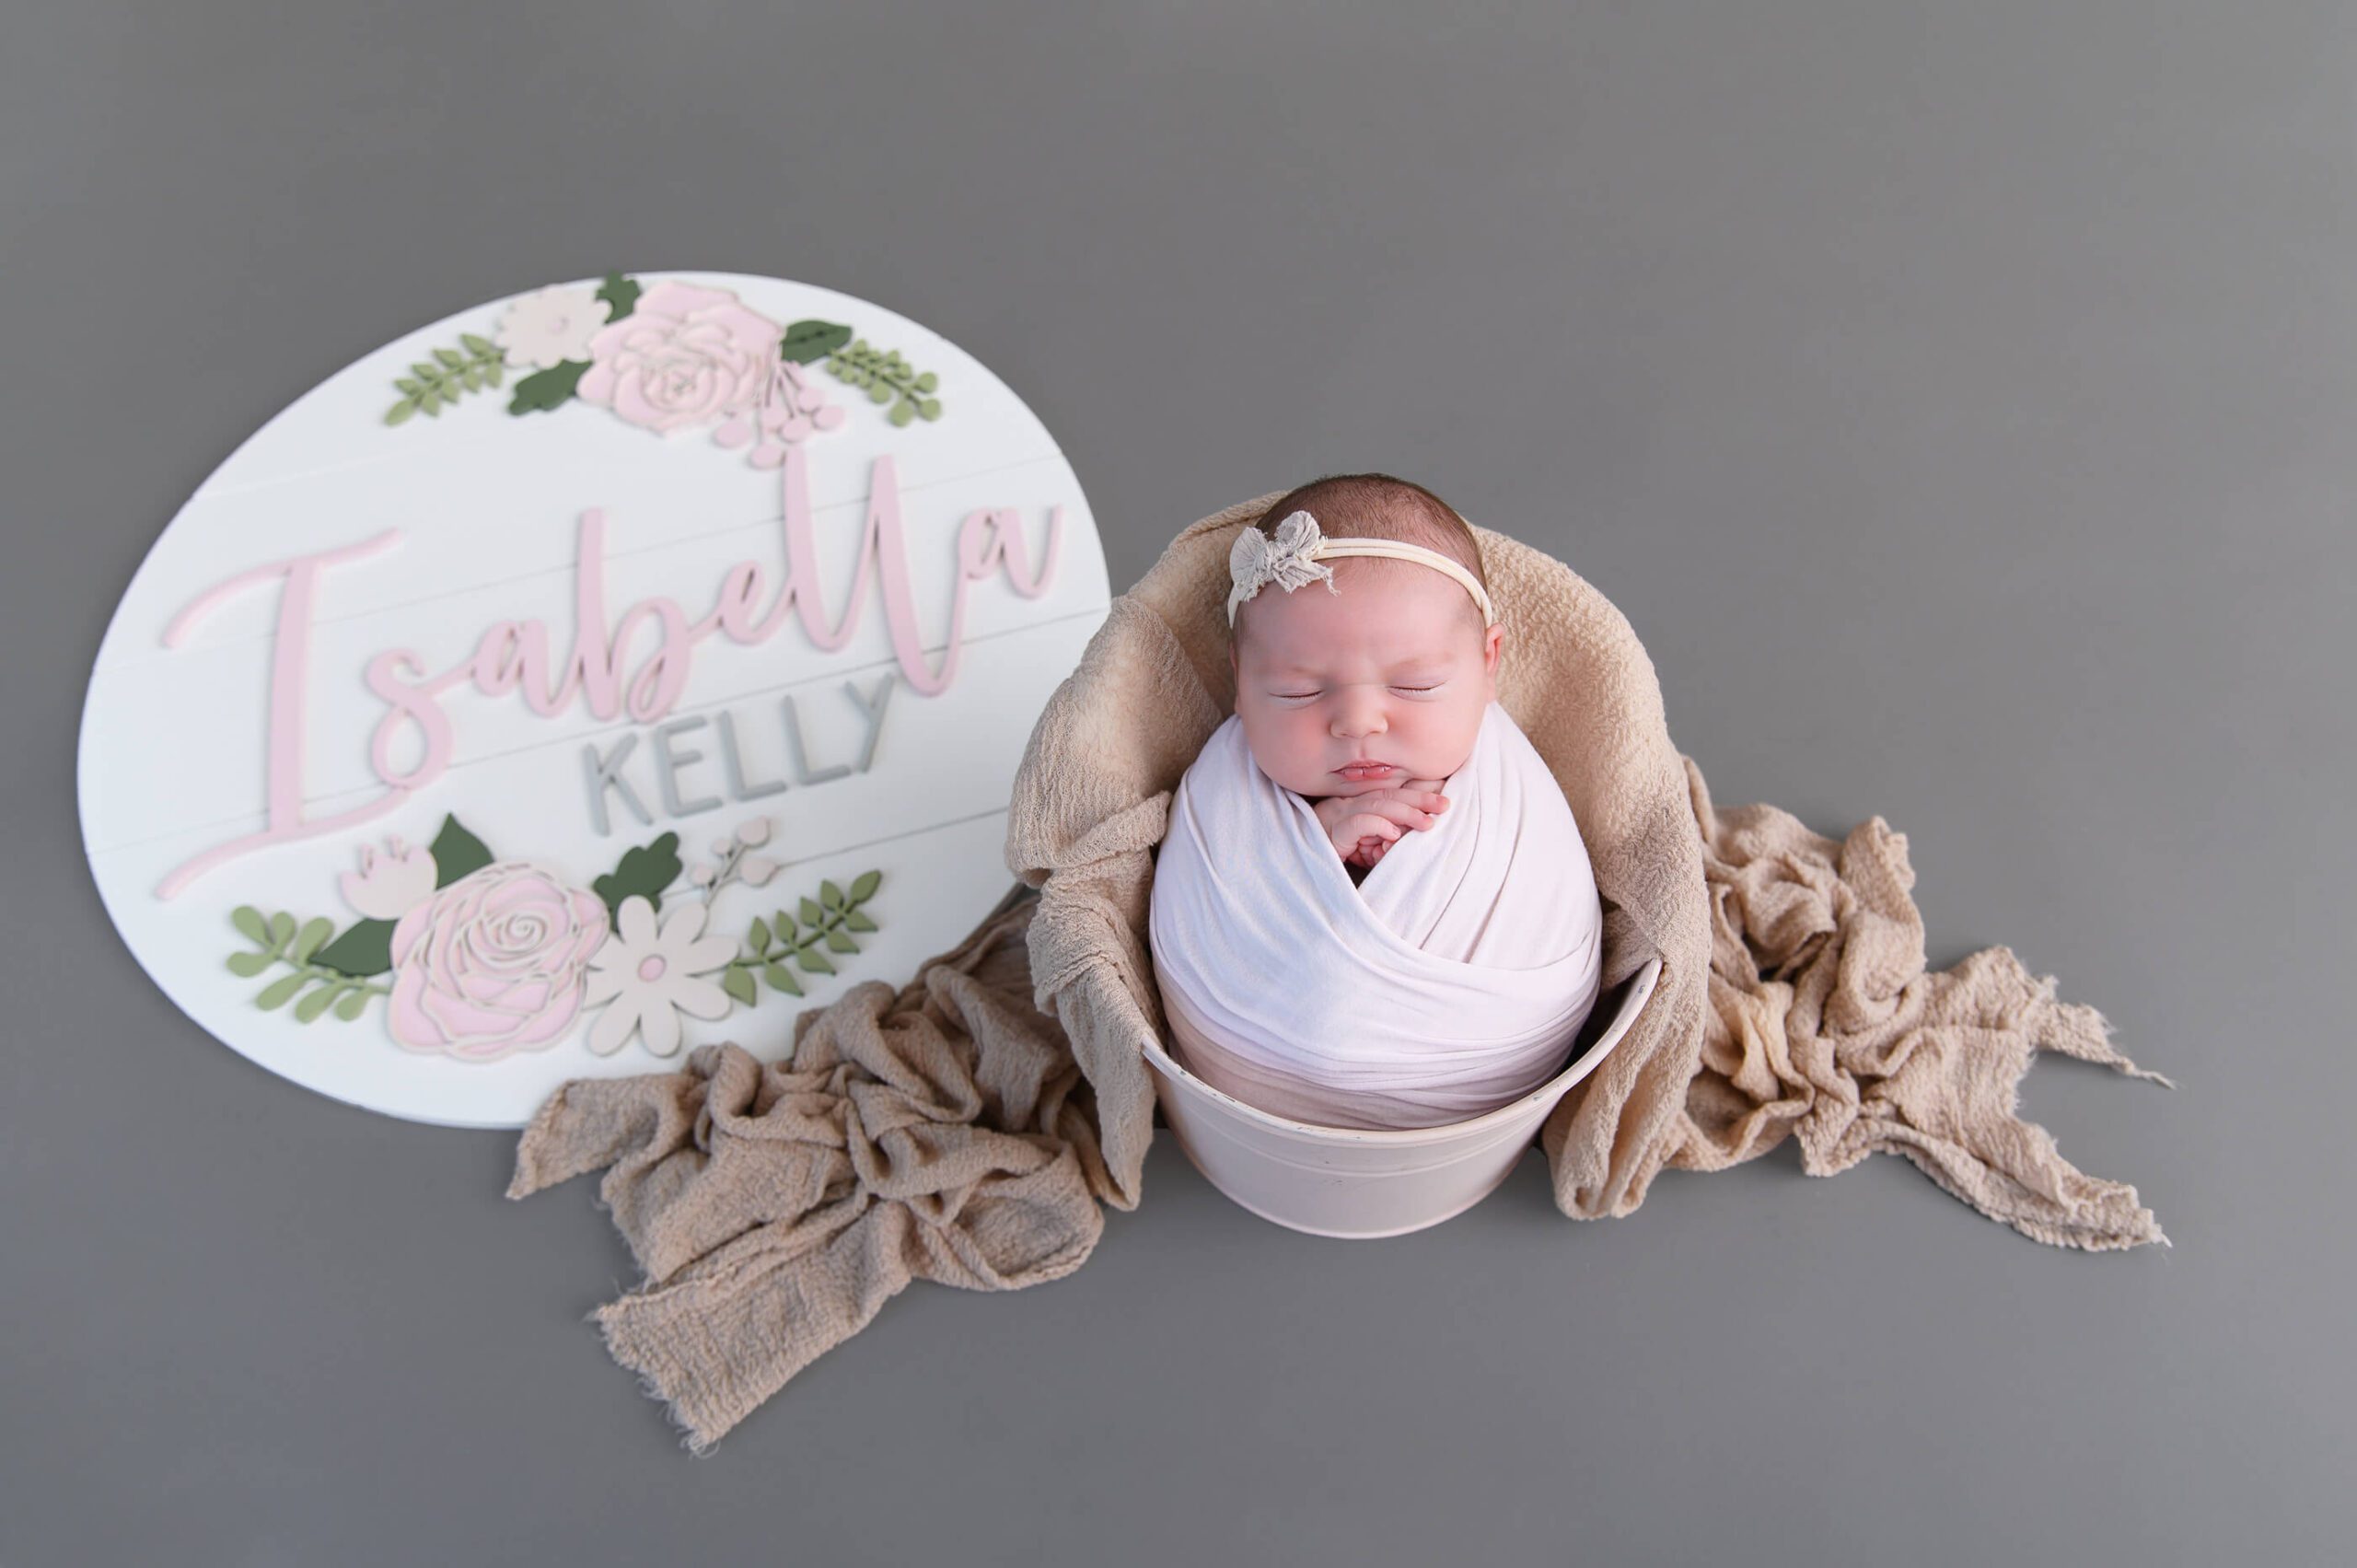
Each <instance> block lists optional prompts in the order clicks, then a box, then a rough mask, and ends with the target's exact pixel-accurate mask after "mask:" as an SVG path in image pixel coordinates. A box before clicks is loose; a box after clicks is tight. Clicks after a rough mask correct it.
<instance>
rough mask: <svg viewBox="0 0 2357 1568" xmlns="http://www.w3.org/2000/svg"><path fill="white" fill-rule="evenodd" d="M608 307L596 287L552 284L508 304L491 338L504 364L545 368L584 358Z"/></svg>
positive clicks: (606, 313) (594, 285) (586, 356)
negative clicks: (504, 360) (502, 354)
mask: <svg viewBox="0 0 2357 1568" xmlns="http://www.w3.org/2000/svg"><path fill="white" fill-rule="evenodd" d="M612 309H613V307H612V306H610V305H609V304H607V303H606V302H605V301H604V300H602V299H600V298H598V285H596V284H554V285H551V286H549V287H547V288H544V289H541V290H540V291H539V292H538V293H535V294H527V295H524V296H521V297H519V298H517V300H515V301H514V302H513V303H511V304H510V305H509V306H508V307H507V313H506V314H505V315H504V316H502V317H501V318H500V319H499V325H498V326H497V327H496V328H494V329H493V331H492V334H491V335H492V336H493V338H494V339H496V340H497V341H498V343H499V346H500V348H501V349H502V350H504V351H505V354H506V356H507V363H508V364H510V365H513V366H518V367H521V366H527V365H529V366H538V367H539V368H540V369H542V370H547V369H550V368H552V367H553V366H558V365H562V364H563V363H564V362H565V361H566V360H568V359H587V358H588V357H589V340H590V339H591V338H593V337H595V336H596V335H597V332H598V328H600V327H602V326H604V325H605V324H606V317H607V315H608V313H609V312H610V311H611V310H612Z"/></svg>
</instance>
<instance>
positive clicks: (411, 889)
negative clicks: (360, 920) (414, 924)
mask: <svg viewBox="0 0 2357 1568" xmlns="http://www.w3.org/2000/svg"><path fill="white" fill-rule="evenodd" d="M434 877H435V871H434V852H433V851H431V850H429V849H427V848H426V847H425V846H424V844H419V845H418V846H416V847H415V848H413V849H412V848H410V847H409V846H407V845H404V844H403V843H402V842H401V840H399V839H387V840H386V841H385V848H384V851H383V852H382V853H381V854H380V853H378V851H377V846H376V845H374V844H363V845H361V846H360V869H359V870H357V871H347V872H345V873H344V874H343V876H342V877H338V878H336V886H337V887H338V888H340V889H343V901H344V902H345V903H348V904H350V905H351V906H352V907H353V908H354V909H355V910H357V911H359V912H360V913H361V914H362V915H364V916H366V918H367V919H370V920H399V919H401V916H403V915H405V914H407V913H408V912H410V911H412V910H413V909H415V908H416V907H417V906H418V905H420V904H422V903H424V901H425V900H428V899H430V898H432V897H433V896H434Z"/></svg>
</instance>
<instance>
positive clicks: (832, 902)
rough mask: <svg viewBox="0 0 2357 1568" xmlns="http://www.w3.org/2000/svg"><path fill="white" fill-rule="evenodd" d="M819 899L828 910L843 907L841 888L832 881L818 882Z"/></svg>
mask: <svg viewBox="0 0 2357 1568" xmlns="http://www.w3.org/2000/svg"><path fill="white" fill-rule="evenodd" d="M819 902H820V903H822V904H824V905H826V906H827V907H828V908H829V909H830V910H839V909H841V908H842V907H843V890H842V889H841V888H838V887H836V886H835V885H834V884H833V883H832V882H821V883H819Z"/></svg>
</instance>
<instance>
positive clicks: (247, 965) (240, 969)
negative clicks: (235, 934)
mask: <svg viewBox="0 0 2357 1568" xmlns="http://www.w3.org/2000/svg"><path fill="white" fill-rule="evenodd" d="M272 962H273V959H272V958H271V956H270V955H269V954H268V953H232V954H230V955H229V958H228V964H229V972H230V973H231V974H233V975H236V976H237V977H238V979H239V980H251V979H253V977H254V976H256V975H258V974H260V973H261V971H262V970H266V969H268V968H270V966H271V964H272Z"/></svg>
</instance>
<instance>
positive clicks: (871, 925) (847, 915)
mask: <svg viewBox="0 0 2357 1568" xmlns="http://www.w3.org/2000/svg"><path fill="white" fill-rule="evenodd" d="M843 927H844V929H846V930H849V931H873V930H875V929H876V923H875V922H874V921H872V920H870V919H868V918H867V917H866V916H865V915H864V914H862V913H860V912H858V911H857V910H845V911H843Z"/></svg>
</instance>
